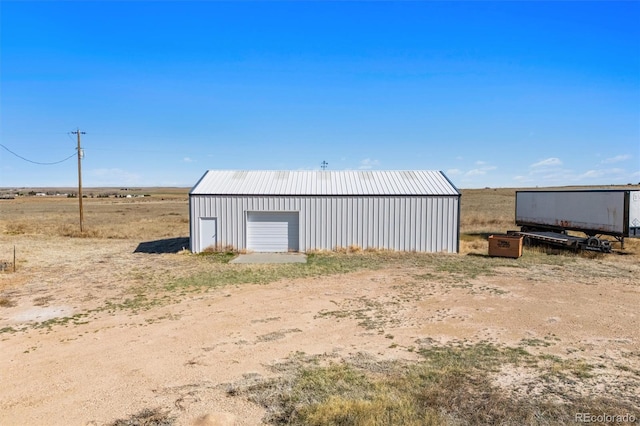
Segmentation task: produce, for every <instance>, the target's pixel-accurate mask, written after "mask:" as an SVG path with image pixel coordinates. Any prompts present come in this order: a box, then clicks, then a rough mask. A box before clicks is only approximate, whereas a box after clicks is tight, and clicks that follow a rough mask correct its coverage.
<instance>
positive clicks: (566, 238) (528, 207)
mask: <svg viewBox="0 0 640 426" xmlns="http://www.w3.org/2000/svg"><path fill="white" fill-rule="evenodd" d="M516 225H518V226H520V227H521V229H520V231H519V232H517V233H518V234H519V235H522V236H524V237H525V240H526V239H529V240H537V241H544V242H547V243H550V244H556V245H562V246H567V247H570V248H575V249H586V250H596V251H604V252H608V251H611V245H610V243H609V241H607V240H603V239H600V238H598V236H599V235H610V236H613V237H615V238H616V239H617V240H618V241H620V243H621V245H622V247H624V239H625V238H640V191H632V190H589V191H517V192H516ZM567 231H579V232H582V233H584V234H585V235H586V237H584V238H581V237H577V236H575V235H569V234H567Z"/></svg>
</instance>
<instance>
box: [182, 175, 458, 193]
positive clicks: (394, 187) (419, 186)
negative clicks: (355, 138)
mask: <svg viewBox="0 0 640 426" xmlns="http://www.w3.org/2000/svg"><path fill="white" fill-rule="evenodd" d="M190 194H193V195H460V193H459V192H458V190H457V189H456V187H455V186H453V184H452V183H451V182H450V181H449V180H448V179H447V177H446V176H445V175H444V173H442V172H440V171H430V170H407V171H400V170H392V171H389V170H388V171H383V170H344V171H334V170H331V171H329V170H322V171H320V170H317V171H301V170H298V171H276V170H209V171H208V172H206V173H205V174H204V176H202V178H201V179H200V181H199V182H198V183H197V184H196V185H195V186H194V187H193V188H192V189H191V192H190Z"/></svg>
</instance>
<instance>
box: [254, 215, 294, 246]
mask: <svg viewBox="0 0 640 426" xmlns="http://www.w3.org/2000/svg"><path fill="white" fill-rule="evenodd" d="M247 249H249V250H253V251H268V252H287V251H298V212H248V213H247Z"/></svg>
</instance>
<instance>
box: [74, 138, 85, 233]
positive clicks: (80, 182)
mask: <svg viewBox="0 0 640 426" xmlns="http://www.w3.org/2000/svg"><path fill="white" fill-rule="evenodd" d="M71 133H72V134H75V135H78V202H79V207H80V232H83V231H84V229H83V223H84V213H83V211H82V148H81V147H80V135H81V134H82V135H84V134H86V132H81V131H80V129H78V130H77V131H75V132H71Z"/></svg>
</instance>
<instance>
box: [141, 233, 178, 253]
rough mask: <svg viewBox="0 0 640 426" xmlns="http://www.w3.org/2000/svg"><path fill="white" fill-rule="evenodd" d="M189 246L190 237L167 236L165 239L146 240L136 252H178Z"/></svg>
mask: <svg viewBox="0 0 640 426" xmlns="http://www.w3.org/2000/svg"><path fill="white" fill-rule="evenodd" d="M188 248H189V237H178V238H167V239H165V240H156V241H145V242H143V243H140V244H138V247H136V249H135V250H134V251H133V252H134V253H148V254H159V253H178V252H179V251H181V250H183V249H188Z"/></svg>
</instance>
